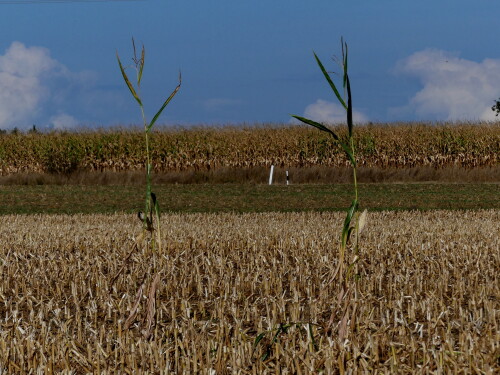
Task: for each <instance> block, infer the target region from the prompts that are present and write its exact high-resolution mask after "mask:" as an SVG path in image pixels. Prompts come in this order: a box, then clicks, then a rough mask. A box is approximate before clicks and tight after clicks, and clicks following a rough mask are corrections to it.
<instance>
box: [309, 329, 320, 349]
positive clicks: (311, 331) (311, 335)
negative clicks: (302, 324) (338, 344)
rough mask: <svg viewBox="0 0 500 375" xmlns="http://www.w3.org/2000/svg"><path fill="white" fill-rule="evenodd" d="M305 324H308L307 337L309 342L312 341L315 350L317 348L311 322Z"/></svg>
mask: <svg viewBox="0 0 500 375" xmlns="http://www.w3.org/2000/svg"><path fill="white" fill-rule="evenodd" d="M307 326H308V331H309V337H310V338H311V342H312V345H313V348H314V351H316V352H317V351H318V350H319V349H318V344H317V343H316V340H315V339H314V333H313V328H312V324H311V323H309V324H308V325H307Z"/></svg>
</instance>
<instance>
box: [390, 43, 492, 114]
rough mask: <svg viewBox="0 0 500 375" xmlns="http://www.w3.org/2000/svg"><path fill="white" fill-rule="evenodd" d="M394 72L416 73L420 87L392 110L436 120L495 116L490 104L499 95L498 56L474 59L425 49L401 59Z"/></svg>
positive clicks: (413, 74)
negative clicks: (404, 103) (403, 102)
mask: <svg viewBox="0 0 500 375" xmlns="http://www.w3.org/2000/svg"><path fill="white" fill-rule="evenodd" d="M396 72H397V73H399V74H405V75H410V76H414V77H417V78H418V79H419V80H420V82H421V83H422V85H423V88H422V89H421V90H420V91H418V92H417V93H416V94H415V95H414V96H413V97H412V98H411V99H410V101H409V103H408V104H407V105H406V106H404V107H398V108H393V109H392V112H393V113H413V114H415V115H416V116H417V117H419V118H422V119H435V120H450V121H453V120H485V121H488V120H495V114H494V112H493V111H492V110H491V106H492V105H493V100H494V99H497V98H498V97H499V96H500V59H485V60H483V61H482V62H475V61H471V60H467V59H462V58H460V57H459V56H458V55H457V54H454V53H450V52H446V51H442V50H437V49H426V50H423V51H419V52H416V53H414V54H412V55H411V56H409V57H408V58H406V59H404V60H402V61H400V62H399V63H398V64H397V66H396Z"/></svg>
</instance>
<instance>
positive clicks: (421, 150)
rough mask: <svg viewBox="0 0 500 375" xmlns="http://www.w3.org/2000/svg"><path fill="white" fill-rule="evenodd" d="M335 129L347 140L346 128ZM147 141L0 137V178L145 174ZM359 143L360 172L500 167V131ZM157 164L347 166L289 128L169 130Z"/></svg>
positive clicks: (325, 139) (160, 136)
mask: <svg viewBox="0 0 500 375" xmlns="http://www.w3.org/2000/svg"><path fill="white" fill-rule="evenodd" d="M334 130H335V132H336V133H337V134H338V135H339V137H340V138H341V139H346V137H347V131H346V129H345V126H336V127H334ZM143 137H144V135H143V134H142V133H141V132H140V131H132V130H130V129H129V130H127V129H122V130H109V131H87V132H85V131H82V132H79V133H78V132H66V133H60V132H53V133H28V134H23V133H16V134H0V175H1V176H7V175H11V174H13V173H51V174H68V173H73V172H75V171H114V172H124V171H137V170H144V169H145V157H144V154H145V148H144V147H145V146H144V142H143ZM354 143H355V144H354V145H355V149H356V155H357V157H358V164H359V165H358V166H359V167H360V168H383V169H387V168H391V169H401V168H419V167H431V168H448V167H453V168H469V169H470V168H478V167H497V166H498V155H500V124H499V123H480V124H425V123H424V124H418V123H413V124H412V123H410V124H374V125H363V126H356V131H355V136H354ZM151 157H152V163H153V167H154V170H155V171H156V172H162V173H165V172H179V171H190V170H192V171H213V170H217V169H223V168H226V169H227V168H229V169H242V168H246V169H248V168H250V169H251V168H260V167H268V166H270V165H271V164H273V165H275V166H278V167H282V168H285V167H286V168H309V167H318V166H326V167H336V168H342V167H346V166H348V161H347V160H346V158H345V155H344V152H343V151H342V149H341V148H340V147H339V146H338V144H336V143H335V141H334V140H333V139H332V138H331V137H329V136H328V134H323V133H322V132H318V131H316V130H315V129H312V128H308V127H307V128H306V127H304V126H283V125H282V126H278V125H269V126H253V127H236V126H228V127H205V128H203V127H202V128H191V129H168V128H165V129H163V130H161V131H156V132H154V134H153V136H152V139H151Z"/></svg>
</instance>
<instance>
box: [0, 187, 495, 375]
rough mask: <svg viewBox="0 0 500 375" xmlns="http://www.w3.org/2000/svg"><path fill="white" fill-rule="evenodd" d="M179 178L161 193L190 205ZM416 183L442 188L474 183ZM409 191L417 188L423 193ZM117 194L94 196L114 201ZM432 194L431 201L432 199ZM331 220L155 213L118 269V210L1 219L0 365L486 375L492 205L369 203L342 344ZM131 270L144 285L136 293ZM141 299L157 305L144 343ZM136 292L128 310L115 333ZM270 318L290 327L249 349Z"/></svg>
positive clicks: (124, 218) (336, 227) (490, 366)
mask: <svg viewBox="0 0 500 375" xmlns="http://www.w3.org/2000/svg"><path fill="white" fill-rule="evenodd" d="M44 188H45V189H47V191H46V193H45V194H47V199H49V198H48V197H54V196H57V194H58V193H57V192H58V191H57V189H55V187H48V188H47V187H44ZM181 188H182V189H186V187H185V186H183V187H175V189H179V190H175V191H174V190H168V191H167V190H164V191H161V192H160V193H161V195H162V199H163V200H164V201H167V202H174V201H175V200H176V199H187V197H190V199H192V200H194V201H196V197H195V196H194V194H193V193H192V192H191V193H189V192H186V193H185V194H186V195H182V194H181V193H180V192H181V191H182V190H181ZM209 188H210V189H214V188H213V187H207V189H209ZM246 188H247V189H255V192H254V194H255V195H257V196H259V194H261V193H259V192H262V191H265V193H266V196H268V195H269V194H270V192H272V193H273V198H272V199H269V204H270V202H271V201H272V200H275V199H278V198H279V197H280V196H281V195H283V194H285V192H286V191H288V192H289V193H288V194H289V196H293V194H297V195H299V196H300V197H301V198H300V199H303V198H304V196H307V194H309V193H310V192H311V190H312V191H313V192H314V191H315V189H319V191H320V192H322V193H321V194H323V196H327V195H326V194H327V193H326V192H329V193H328V194H331V196H332V197H333V196H335V195H336V193H335V194H332V190H333V191H337V190H335V189H336V188H332V187H329V186H316V187H314V186H312V187H311V186H300V187H296V188H293V189H303V190H293V189H289V190H285V189H284V188H272V189H270V190H269V189H268V188H265V187H263V186H256V187H255V186H254V187H246ZM370 188H374V189H375V188H376V189H383V190H385V189H387V187H380V186H375V187H370V186H363V187H362V189H363V191H364V196H365V197H367V199H369V197H370V194H369V191H368V190H367V189H370ZM393 188H394V189H397V188H398V187H397V186H395V187H393ZM402 188H404V189H409V187H408V186H402ZM430 188H432V189H438V188H439V189H447V190H448V191H449V193H448V194H452V192H454V191H455V192H456V191H461V190H462V189H473V188H474V189H475V188H476V187H474V186H470V187H468V186H465V187H464V186H462V185H458V186H455V187H450V186H431V187H430ZM50 189H53V193H52V194H56V195H50V194H51V193H49V190H50ZM54 189H55V190H54ZM169 189H173V188H172V187H169ZM218 189H222V191H221V190H218ZM224 189H229V191H231V192H232V194H234V190H235V187H231V186H230V187H227V186H226V187H224V186H222V187H221V186H219V187H217V190H216V191H217V192H218V193H217V192H212V193H211V194H212V196H217V194H221V195H223V194H225V193H224V191H225V190H224ZM322 189H323V190H322ZM338 189H339V190H338V191H341V190H344V189H345V187H338ZM489 189H493V186H491V187H489ZM2 191H4V190H3V189H2ZM207 191H209V190H207ZM412 191H414V192H415V191H417V192H418V191H420V193H417V192H415V193H414V194H415V197H418V196H419V194H423V192H425V191H427V190H426V189H425V185H419V186H417V188H415V187H412ZM29 192H30V190H28V191H25V195H26V194H28V197H27V198H26V196H25V198H26V199H35V197H38V198H37V199H40V195H36V194H40V190H38V192H37V193H36V194H35V195H29V194H30V193H29ZM120 192H123V190H119V189H118V188H117V189H115V190H114V194H117V195H116V196H113V195H111V196H110V195H106V197H111V198H112V201H113V202H115V201H120V199H118V198H117V197H118V196H119V194H118V193H120ZM59 193H60V191H59ZM167 193H172V194H173V193H175V194H176V195H175V199H174V197H173V196H169V195H168V194H167ZM292 193H293V194H292ZM491 193H492V192H491V190H490V192H489V194H491ZM9 194H11V196H18V197H22V194H20V195H15V194H16V193H15V192H14V191H11V190H10V191H9ZM120 194H121V193H120ZM178 194H181V197H180V198H179V197H178ZM204 194H208V193H207V192H205V193H204ZM242 194H243V193H242ZM315 194H320V193H315ZM393 194H395V193H394V192H385V193H384V195H393ZM468 194H470V191H469V193H468ZM245 195H251V194H250V193H249V192H248V191H247V192H245ZM435 195H436V194H435V193H434V194H428V196H429V197H433V196H435ZM437 195H438V198H437V199H436V201H437V200H439V199H442V198H443V197H445V195H444V194H437ZM470 195H473V194H470ZM72 196H73V197H72V198H71V200H69V202H66V203H64V206H65V207H69V206H70V205H81V202H82V201H84V200H85V201H91V202H93V204H96V205H97V204H98V202H99V201H101V202H102V201H103V199H104V198H103V197H104V196H103V195H101V194H97V195H95V194H93V193H92V191H91V190H86V189H81V188H80V189H77V190H76V191H75V192H73V193H72ZM465 196H466V195H460V194H458V196H455V198H454V199H462V198H463V197H465ZM481 196H483V195H481ZM59 197H61V195H60V194H59ZM111 198H109V199H111ZM5 199H6V198H5V196H4V198H2V205H3V204H4V203H5V202H6V200H5ZM50 199H53V198H50ZM126 199H127V197H122V198H121V200H126ZM260 199H262V197H261V198H260ZM307 199H309V198H307ZM398 199H401V200H408V197H407V196H401V195H399V198H398ZM497 199H498V197H497ZM297 201H299V198H297ZM450 201H451V198H450ZM133 202H135V200H134V201H133ZM396 202H397V200H396ZM46 203H47V204H48V205H47V207H48V206H50V205H51V204H52V203H50V204H49V202H46ZM137 203H138V204H139V203H140V202H139V201H138V202H137ZM113 204H115V203H113ZM122 204H123V203H119V205H122ZM129 204H131V202H129ZM214 204H215V203H214ZM339 204H340V202H339ZM343 204H345V202H342V204H341V205H343ZM391 204H394V203H391ZM495 204H498V201H497V203H495ZM405 205H406V204H402V205H401V207H403V206H405ZM489 205H490V206H492V205H494V204H491V203H490V204H489ZM60 207H61V206H60ZM117 207H124V206H117ZM40 208H43V206H40ZM94 209H95V208H94ZM127 209H130V210H132V208H127ZM27 210H28V211H32V210H33V208H29V209H27ZM343 219H344V213H340V212H302V213H257V214H256V213H251V214H228V213H219V214H169V215H165V216H163V223H162V228H163V232H162V235H163V243H164V248H163V250H162V251H161V252H154V253H143V251H142V250H137V251H135V252H132V253H131V254H132V255H131V257H130V259H129V260H128V263H126V262H125V259H126V257H127V254H128V253H129V251H130V249H132V244H133V239H132V238H133V236H134V235H137V234H138V233H140V228H141V223H140V222H139V221H138V220H137V218H134V217H133V216H132V215H125V214H120V215H118V214H117V215H72V216H67V215H4V216H0V274H1V275H2V282H1V283H0V372H2V371H4V372H5V373H8V374H14V373H45V374H49V373H107V374H112V373H113V374H114V373H122V374H126V373H129V374H130V373H134V374H140V373H148V374H149V373H156V374H167V373H186V374H187V373H192V374H195V373H217V374H223V373H238V374H265V373H268V374H269V373H283V374H305V373H324V374H333V373H342V371H343V370H345V371H346V373H389V372H390V373H412V372H421V373H484V374H493V373H499V371H500V329H499V327H500V290H499V288H498V285H499V283H500V279H499V278H500V274H499V272H498V270H499V269H500V251H499V247H500V237H499V236H498V233H499V230H500V228H499V223H500V211H499V210H498V209H496V210H478V211H471V210H469V211H425V212H423V211H413V212H405V211H397V212H394V211H393V212H372V213H370V214H369V216H368V224H367V227H366V229H365V231H364V232H363V233H362V235H361V253H360V255H361V260H360V262H359V263H358V272H359V277H360V278H361V279H360V282H359V283H358V284H357V285H358V292H357V294H356V297H355V298H353V300H352V302H351V303H352V304H353V306H354V307H355V309H354V311H355V313H351V315H350V317H349V320H348V321H347V325H348V327H349V334H348V337H347V340H345V341H344V340H343V341H341V342H339V340H338V330H339V329H340V328H339V322H340V320H341V317H342V311H343V310H342V306H340V305H339V304H338V303H337V296H338V294H339V290H340V289H339V288H340V284H339V282H338V280H335V279H332V278H331V277H330V272H331V271H332V269H334V268H335V266H336V264H337V262H338V261H337V252H336V249H337V248H338V238H339V231H340V227H341V225H342V222H343ZM123 265H124V266H125V268H124V271H123V272H122V273H119V272H118V271H119V269H120V268H121V267H122V266H123ZM152 268H154V269H155V270H156V271H155V272H159V275H160V278H159V283H158V288H157V290H156V299H154V298H153V297H151V299H150V298H148V297H147V295H148V293H147V291H148V289H149V285H150V284H149V283H150V282H151V280H152V278H153V272H152V271H151V269H152ZM115 275H118V277H116V278H115ZM145 275H146V276H147V277H146V279H145V280H146V284H145V289H144V295H143V297H142V298H139V299H136V294H137V292H138V290H140V287H141V284H142V282H143V280H144V276H145ZM153 296H154V292H153ZM152 300H155V301H156V305H155V307H156V308H155V311H156V315H155V316H154V320H153V322H154V323H153V326H152V330H151V331H150V332H152V335H151V336H150V337H149V338H147V339H146V338H145V333H147V332H148V329H147V327H146V325H147V323H146V320H147V319H146V317H145V315H146V312H145V309H146V304H147V303H148V302H151V301H152ZM136 302H137V303H138V315H137V318H136V319H135V320H132V321H131V325H130V326H129V329H126V325H127V322H126V319H127V317H128V316H129V313H130V311H131V310H132V309H133V307H134V304H135V303H136ZM329 321H331V322H333V325H331V326H330V330H328V331H327V328H328V325H327V323H328V322H329ZM281 323H282V324H285V323H299V324H292V325H291V326H290V327H289V328H288V330H287V331H286V332H285V333H281V334H280V335H278V336H277V337H276V341H275V342H272V337H273V335H274V334H275V333H276V332H277V331H273V332H270V333H268V334H267V335H265V336H263V339H262V341H261V342H260V343H259V344H258V345H257V346H256V347H254V343H255V339H256V337H257V336H258V335H259V333H263V332H266V330H271V329H276V328H277V327H279V326H280V324H281ZM309 327H310V328H311V331H312V335H311V331H309ZM265 354H268V357H267V359H266V360H262V356H263V355H265ZM70 370H71V371H72V372H70ZM211 371H212V372H211Z"/></svg>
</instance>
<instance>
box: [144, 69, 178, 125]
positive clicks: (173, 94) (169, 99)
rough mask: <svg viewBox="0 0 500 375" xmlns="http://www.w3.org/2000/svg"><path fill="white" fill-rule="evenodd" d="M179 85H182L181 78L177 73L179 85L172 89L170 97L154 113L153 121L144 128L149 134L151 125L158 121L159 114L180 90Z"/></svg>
mask: <svg viewBox="0 0 500 375" xmlns="http://www.w3.org/2000/svg"><path fill="white" fill-rule="evenodd" d="M181 84H182V77H181V74H180V73H179V84H178V85H177V87H176V88H175V89H174V91H172V93H171V94H170V96H169V97H168V98H167V100H165V102H164V103H163V105H162V106H161V108H160V109H159V110H158V112H156V115H155V116H154V117H153V119H152V120H151V122H150V123H149V125H148V127H147V128H146V131H147V132H149V131H150V130H151V128H152V127H153V125H154V124H155V122H156V120H158V117H160V115H161V113H162V112H163V110H164V109H165V107H166V106H167V105H168V103H170V101H171V100H172V99H173V98H174V96H175V94H177V92H178V91H179V90H180V88H181Z"/></svg>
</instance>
